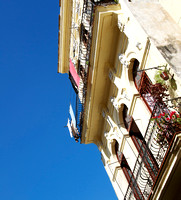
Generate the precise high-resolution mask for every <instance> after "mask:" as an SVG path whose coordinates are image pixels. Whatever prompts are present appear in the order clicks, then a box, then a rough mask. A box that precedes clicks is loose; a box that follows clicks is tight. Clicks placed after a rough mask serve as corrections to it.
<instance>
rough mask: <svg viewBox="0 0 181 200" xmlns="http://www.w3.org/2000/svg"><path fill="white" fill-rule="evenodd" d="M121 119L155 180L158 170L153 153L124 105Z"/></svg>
mask: <svg viewBox="0 0 181 200" xmlns="http://www.w3.org/2000/svg"><path fill="white" fill-rule="evenodd" d="M123 120H124V125H125V127H126V129H127V130H128V132H129V135H130V137H131V139H132V141H133V143H134V145H135V147H136V149H137V150H138V152H139V153H140V156H141V157H142V159H143V163H144V165H145V167H146V168H147V170H148V172H149V174H150V176H151V178H152V179H153V180H155V178H156V176H157V174H158V170H159V168H158V164H157V162H156V160H155V158H154V156H153V154H152V153H151V151H150V149H149V148H148V147H147V145H146V142H145V140H144V138H143V136H142V134H141V132H140V130H139V128H138V126H137V125H136V123H135V121H134V119H133V117H131V116H129V115H128V108H127V106H125V105H124V108H123Z"/></svg>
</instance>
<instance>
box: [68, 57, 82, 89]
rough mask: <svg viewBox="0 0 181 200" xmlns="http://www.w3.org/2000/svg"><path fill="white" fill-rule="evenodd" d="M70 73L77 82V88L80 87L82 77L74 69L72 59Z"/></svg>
mask: <svg viewBox="0 0 181 200" xmlns="http://www.w3.org/2000/svg"><path fill="white" fill-rule="evenodd" d="M70 73H71V75H72V77H73V79H74V81H75V83H76V84H77V86H78V87H79V83H80V77H79V75H78V74H77V72H76V69H75V67H74V64H73V63H72V61H71V59H70Z"/></svg>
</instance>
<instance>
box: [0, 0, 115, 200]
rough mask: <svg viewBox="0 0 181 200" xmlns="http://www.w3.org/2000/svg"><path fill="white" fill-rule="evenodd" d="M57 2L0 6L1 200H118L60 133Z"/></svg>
mask: <svg viewBox="0 0 181 200" xmlns="http://www.w3.org/2000/svg"><path fill="white" fill-rule="evenodd" d="M58 3H59V2H58V0H56V1H55V0H54V1H50V0H44V1H42V0H41V1H40V0H36V1H35V0H32V1H24V0H16V1H15V0H0V27H1V32H0V38H1V40H0V94H1V98H0V113H1V114H0V163H1V164H0V199H1V200H41V199H42V200H72V199H78V200H89V199H90V200H93V199H94V200H100V199H104V200H114V199H117V198H116V195H115V193H114V191H113V188H112V186H111V183H110V181H109V178H108V176H107V174H106V172H105V170H104V167H103V164H102V162H101V155H100V153H99V151H98V150H97V148H96V146H95V145H93V144H91V145H83V144H77V143H75V142H74V141H73V140H72V139H71V138H70V137H69V133H68V130H67V128H64V126H65V125H66V123H67V117H68V107H69V102H70V96H71V94H72V92H73V90H72V88H71V85H70V83H69V80H68V76H67V75H61V74H58V73H57V61H58V58H57V55H58V53H57V51H58V15H59V7H58Z"/></svg>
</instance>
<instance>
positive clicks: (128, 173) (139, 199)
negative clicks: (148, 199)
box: [115, 141, 144, 200]
mask: <svg viewBox="0 0 181 200" xmlns="http://www.w3.org/2000/svg"><path fill="white" fill-rule="evenodd" d="M115 152H116V155H117V159H118V162H119V163H120V166H121V168H122V170H123V173H124V175H125V177H126V180H127V181H128V183H129V186H130V187H131V188H132V191H133V194H134V196H135V198H136V199H137V200H144V197H143V195H142V193H141V190H140V188H139V186H138V184H137V182H136V180H135V178H134V175H133V173H132V171H131V169H130V167H129V165H128V162H127V161H126V158H125V157H124V155H123V153H121V152H120V151H119V144H118V142H117V141H116V143H115Z"/></svg>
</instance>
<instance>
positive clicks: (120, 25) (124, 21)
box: [118, 14, 130, 32]
mask: <svg viewBox="0 0 181 200" xmlns="http://www.w3.org/2000/svg"><path fill="white" fill-rule="evenodd" d="M129 20H130V18H129V17H128V16H125V14H119V15H118V28H119V30H120V31H121V32H124V30H125V25H126V24H127V23H128V21H129Z"/></svg>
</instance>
